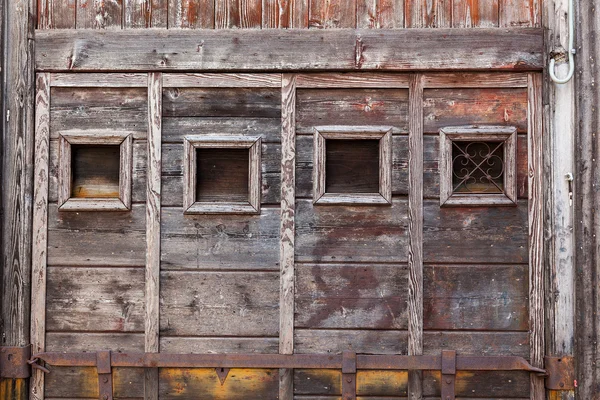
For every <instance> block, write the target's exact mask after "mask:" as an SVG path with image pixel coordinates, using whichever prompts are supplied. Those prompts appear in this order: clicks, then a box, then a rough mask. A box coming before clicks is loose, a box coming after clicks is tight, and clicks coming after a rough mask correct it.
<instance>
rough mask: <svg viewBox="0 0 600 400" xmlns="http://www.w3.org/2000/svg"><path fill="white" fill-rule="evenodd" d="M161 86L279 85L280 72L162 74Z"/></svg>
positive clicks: (228, 86) (233, 86)
mask: <svg viewBox="0 0 600 400" xmlns="http://www.w3.org/2000/svg"><path fill="white" fill-rule="evenodd" d="M163 87H182V88H189V87H204V88H212V87H221V88H236V87H241V88H243V87H256V88H265V87H276V88H279V87H281V74H164V75H163Z"/></svg>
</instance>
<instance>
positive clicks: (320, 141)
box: [313, 126, 392, 205]
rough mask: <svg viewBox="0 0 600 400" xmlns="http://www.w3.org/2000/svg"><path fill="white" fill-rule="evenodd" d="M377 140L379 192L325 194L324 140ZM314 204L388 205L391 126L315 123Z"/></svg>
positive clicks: (390, 180) (390, 198)
mask: <svg viewBox="0 0 600 400" xmlns="http://www.w3.org/2000/svg"><path fill="white" fill-rule="evenodd" d="M369 139H370V140H373V139H377V140H379V193H326V191H325V185H326V178H327V177H326V172H325V171H326V166H327V159H326V158H327V157H326V140H369ZM313 203H314V204H372V205H377V204H382V205H390V204H392V127H390V126H317V127H315V132H314V168H313Z"/></svg>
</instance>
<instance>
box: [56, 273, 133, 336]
mask: <svg viewBox="0 0 600 400" xmlns="http://www.w3.org/2000/svg"><path fill="white" fill-rule="evenodd" d="M47 292H48V294H47V299H46V304H47V312H46V330H47V331H94V332H101V331H105V332H143V331H144V270H143V269H141V268H72V267H49V268H48V290H47Z"/></svg>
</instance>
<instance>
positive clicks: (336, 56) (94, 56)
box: [35, 28, 543, 72]
mask: <svg viewBox="0 0 600 400" xmlns="http://www.w3.org/2000/svg"><path fill="white" fill-rule="evenodd" d="M35 42H36V56H35V58H36V59H35V62H36V69H37V70H38V71H56V72H58V71H81V72H92V71H106V72H109V71H115V72H116V71H130V72H132V71H308V70H310V71H334V70H337V71H349V70H361V71H368V70H377V71H381V70H387V71H408V70H429V71H431V70H436V71H440V70H539V69H542V68H543V57H542V51H543V32H542V29H538V28H515V29H498V28H495V29H493V28H492V29H395V30H389V29H385V30H384V29H382V30H356V29H332V30H297V29H288V30H275V29H271V30H267V29H264V30H167V29H143V30H142V29H140V30H127V31H99V30H38V31H36V33H35Z"/></svg>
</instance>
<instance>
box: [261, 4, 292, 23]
mask: <svg viewBox="0 0 600 400" xmlns="http://www.w3.org/2000/svg"><path fill="white" fill-rule="evenodd" d="M293 3H294V2H293V1H289V0H262V27H263V29H264V28H278V29H282V28H291V27H292V25H293V23H292V18H293V11H294V10H293Z"/></svg>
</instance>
